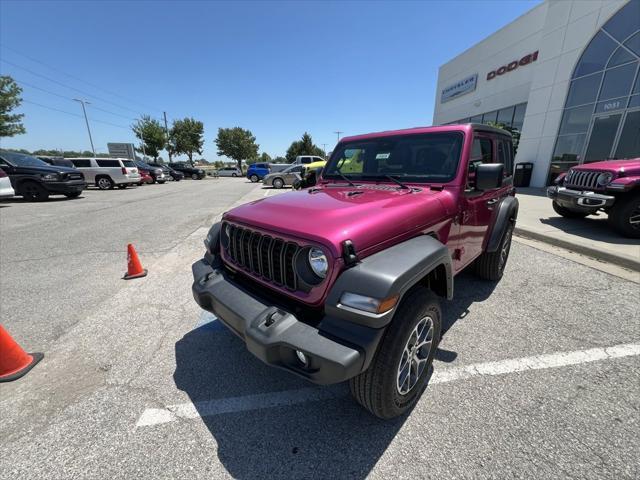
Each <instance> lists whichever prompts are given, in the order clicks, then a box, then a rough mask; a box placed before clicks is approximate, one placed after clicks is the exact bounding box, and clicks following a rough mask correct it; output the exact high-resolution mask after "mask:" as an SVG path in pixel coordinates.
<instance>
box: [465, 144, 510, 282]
mask: <svg viewBox="0 0 640 480" xmlns="http://www.w3.org/2000/svg"><path fill="white" fill-rule="evenodd" d="M483 163H503V164H504V165H505V172H504V178H503V183H502V186H501V187H499V188H496V189H491V190H484V191H480V190H477V189H476V183H475V170H476V168H477V167H478V165H481V164H483ZM512 166H513V153H512V149H511V141H509V140H508V139H507V138H506V137H505V138H504V139H503V138H502V137H497V136H490V135H487V134H484V133H482V132H476V133H475V134H474V138H473V145H472V149H471V156H470V158H469V164H468V166H467V183H466V189H465V192H464V194H463V195H462V201H461V202H460V204H461V211H460V214H459V216H458V221H459V223H460V238H459V240H460V245H459V250H458V254H457V256H458V258H457V259H456V260H457V261H456V267H455V268H456V270H459V269H462V268H464V267H465V266H466V265H468V264H469V263H471V262H472V261H473V260H474V259H475V258H476V257H478V256H479V255H480V254H481V253H482V252H483V250H484V247H485V243H486V238H487V233H488V232H489V231H490V228H491V226H492V225H493V223H494V221H495V218H496V215H497V207H498V206H499V204H500V199H501V198H504V197H506V196H507V195H508V194H509V192H510V191H511V190H512V188H513V187H512V183H513V182H512V174H513V173H512V172H513V167H512Z"/></svg>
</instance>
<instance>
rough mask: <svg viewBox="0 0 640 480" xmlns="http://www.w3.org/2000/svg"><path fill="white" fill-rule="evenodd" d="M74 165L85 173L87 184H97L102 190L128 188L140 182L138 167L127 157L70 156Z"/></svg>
mask: <svg viewBox="0 0 640 480" xmlns="http://www.w3.org/2000/svg"><path fill="white" fill-rule="evenodd" d="M69 160H71V162H72V163H73V165H74V166H75V167H76V168H77V169H78V170H80V171H81V172H82V173H84V178H85V180H86V182H87V184H92V183H93V184H95V186H96V187H98V188H99V189H100V190H109V189H110V188H113V187H115V186H116V185H117V186H118V188H127V186H128V185H135V184H137V183H139V182H140V179H141V177H140V173H138V167H136V164H135V163H134V162H133V161H132V160H127V159H126V158H70V159H69Z"/></svg>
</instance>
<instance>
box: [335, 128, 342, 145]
mask: <svg viewBox="0 0 640 480" xmlns="http://www.w3.org/2000/svg"><path fill="white" fill-rule="evenodd" d="M333 133H335V134H336V135H338V142H340V134H341V133H344V132H342V131H341V130H337V131H335V132H333Z"/></svg>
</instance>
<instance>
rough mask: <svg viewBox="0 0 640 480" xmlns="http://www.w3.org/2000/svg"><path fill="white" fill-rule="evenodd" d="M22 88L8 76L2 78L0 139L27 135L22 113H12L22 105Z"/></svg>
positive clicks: (0, 81) (0, 86) (0, 85)
mask: <svg viewBox="0 0 640 480" xmlns="http://www.w3.org/2000/svg"><path fill="white" fill-rule="evenodd" d="M21 93H22V88H20V87H19V86H18V84H17V83H16V82H15V81H14V80H13V78H11V77H9V76H8V75H1V76H0V138H2V137H13V136H14V135H20V134H22V133H26V130H25V128H24V125H22V117H24V114H22V113H14V114H12V113H11V111H12V110H13V109H15V108H17V107H19V106H20V104H21V103H22V97H20V94H21Z"/></svg>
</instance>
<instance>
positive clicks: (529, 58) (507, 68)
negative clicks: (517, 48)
mask: <svg viewBox="0 0 640 480" xmlns="http://www.w3.org/2000/svg"><path fill="white" fill-rule="evenodd" d="M537 59H538V51H537V50H536V51H535V52H533V53H530V54H529V55H525V56H524V57H522V58H521V59H520V60H514V61H513V62H511V63H508V64H507V65H503V66H501V67H500V68H496V69H495V70H491V71H490V72H489V73H487V80H493V79H494V78H496V77H497V76H499V75H504V74H505V73H507V72H512V71H514V70H515V69H516V68H518V67H524V66H525V65H529V64H530V63H533V62H535V61H536V60H537Z"/></svg>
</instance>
